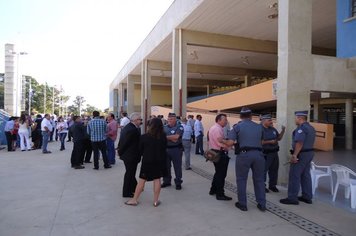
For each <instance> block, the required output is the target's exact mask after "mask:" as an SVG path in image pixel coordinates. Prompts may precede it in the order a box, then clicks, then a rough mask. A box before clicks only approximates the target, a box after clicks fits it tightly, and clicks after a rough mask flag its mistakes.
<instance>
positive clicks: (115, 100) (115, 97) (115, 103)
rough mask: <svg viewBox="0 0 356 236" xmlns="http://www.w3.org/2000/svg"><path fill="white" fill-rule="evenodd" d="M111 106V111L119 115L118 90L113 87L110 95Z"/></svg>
mask: <svg viewBox="0 0 356 236" xmlns="http://www.w3.org/2000/svg"><path fill="white" fill-rule="evenodd" d="M112 96H113V97H112V108H113V110H112V111H113V113H114V115H115V116H118V115H119V90H118V89H114V90H113V95H112Z"/></svg>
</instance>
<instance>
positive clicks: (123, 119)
mask: <svg viewBox="0 0 356 236" xmlns="http://www.w3.org/2000/svg"><path fill="white" fill-rule="evenodd" d="M129 123H130V119H129V118H127V117H126V116H125V117H123V118H122V119H121V121H120V126H121V128H123V127H125V126H126V125H127V124H129Z"/></svg>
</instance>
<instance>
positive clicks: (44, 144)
mask: <svg viewBox="0 0 356 236" xmlns="http://www.w3.org/2000/svg"><path fill="white" fill-rule="evenodd" d="M49 134H50V133H49V132H46V131H42V152H48V150H47V145H48V139H49Z"/></svg>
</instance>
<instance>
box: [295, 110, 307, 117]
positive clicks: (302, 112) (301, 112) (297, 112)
mask: <svg viewBox="0 0 356 236" xmlns="http://www.w3.org/2000/svg"><path fill="white" fill-rule="evenodd" d="M294 115H295V116H308V111H296V112H294Z"/></svg>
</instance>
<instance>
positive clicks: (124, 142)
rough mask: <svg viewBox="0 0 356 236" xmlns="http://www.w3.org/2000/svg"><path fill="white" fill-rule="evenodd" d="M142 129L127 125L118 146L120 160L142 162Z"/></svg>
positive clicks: (130, 124) (122, 131)
mask: <svg viewBox="0 0 356 236" xmlns="http://www.w3.org/2000/svg"><path fill="white" fill-rule="evenodd" d="M140 136H141V133H140V129H138V128H137V127H136V126H135V125H134V124H132V123H129V124H127V125H126V126H125V127H124V128H123V129H122V130H121V134H120V141H119V145H118V149H119V151H118V152H119V156H120V159H121V160H123V161H125V162H136V163H138V162H140V159H141V158H140V157H141V156H140Z"/></svg>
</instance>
